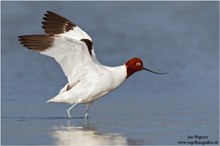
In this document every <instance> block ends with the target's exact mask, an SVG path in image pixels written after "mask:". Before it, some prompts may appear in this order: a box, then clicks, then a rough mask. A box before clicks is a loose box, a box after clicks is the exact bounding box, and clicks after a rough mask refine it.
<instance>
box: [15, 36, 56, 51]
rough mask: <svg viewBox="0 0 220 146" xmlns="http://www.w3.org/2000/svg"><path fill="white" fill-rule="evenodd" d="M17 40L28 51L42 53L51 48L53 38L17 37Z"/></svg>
mask: <svg viewBox="0 0 220 146" xmlns="http://www.w3.org/2000/svg"><path fill="white" fill-rule="evenodd" d="M18 40H19V41H20V43H21V44H22V45H23V46H24V47H26V48H28V49H31V50H34V51H43V50H45V49H47V48H49V47H51V46H52V44H53V41H54V37H53V36H51V35H23V36H18Z"/></svg>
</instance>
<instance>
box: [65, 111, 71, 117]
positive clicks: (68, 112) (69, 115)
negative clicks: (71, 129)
mask: <svg viewBox="0 0 220 146" xmlns="http://www.w3.org/2000/svg"><path fill="white" fill-rule="evenodd" d="M66 112H67V115H68V118H69V119H70V118H71V113H70V110H67V111H66Z"/></svg>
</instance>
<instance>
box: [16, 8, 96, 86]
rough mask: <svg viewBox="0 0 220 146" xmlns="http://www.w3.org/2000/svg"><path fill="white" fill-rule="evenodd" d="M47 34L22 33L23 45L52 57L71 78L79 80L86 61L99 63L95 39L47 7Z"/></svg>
mask: <svg viewBox="0 0 220 146" xmlns="http://www.w3.org/2000/svg"><path fill="white" fill-rule="evenodd" d="M43 20H44V21H43V22H42V24H43V26H42V28H43V29H44V30H45V33H46V34H45V35H25V36H19V41H20V42H21V44H23V46H24V47H27V48H28V49H31V50H34V51H38V52H40V53H41V54H44V55H47V56H50V57H53V58H54V59H55V60H56V61H57V62H58V63H59V64H60V66H61V68H62V69H63V71H64V73H65V75H66V76H67V78H68V82H69V83H71V84H74V82H77V81H76V80H77V72H79V71H80V69H81V68H82V67H83V66H85V65H92V64H94V63H98V64H99V62H98V61H97V59H96V55H95V52H94V47H93V43H92V39H91V38H90V36H89V35H88V34H87V33H85V32H84V31H83V30H81V29H80V28H79V27H78V26H76V25H75V24H74V23H72V22H71V21H69V20H67V19H66V18H64V17H62V16H60V15H58V14H56V13H54V12H50V11H47V13H46V14H45V15H44V17H43Z"/></svg>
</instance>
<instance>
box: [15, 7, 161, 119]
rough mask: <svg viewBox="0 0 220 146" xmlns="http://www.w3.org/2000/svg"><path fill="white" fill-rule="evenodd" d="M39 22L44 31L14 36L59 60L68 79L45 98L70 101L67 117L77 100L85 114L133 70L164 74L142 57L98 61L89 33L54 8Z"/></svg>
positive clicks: (35, 49)
mask: <svg viewBox="0 0 220 146" xmlns="http://www.w3.org/2000/svg"><path fill="white" fill-rule="evenodd" d="M42 24H43V26H42V28H43V29H44V31H45V33H46V34H43V35H23V36H18V38H19V41H20V43H21V44H22V45H23V46H24V47H26V48H28V49H31V50H34V51H36V52H39V53H41V54H43V55H46V56H50V57H52V58H54V59H55V60H56V61H57V62H58V63H59V64H60V66H61V68H62V70H63V72H64V74H65V76H66V77H67V79H68V83H67V84H66V85H65V86H64V87H63V88H62V89H61V90H60V92H59V94H58V95H56V96H55V97H53V98H51V99H50V100H48V101H47V102H60V103H68V104H71V105H72V106H71V107H70V108H68V109H67V115H68V117H69V118H71V110H72V109H73V107H75V106H76V105H77V104H85V105H86V113H85V118H87V117H88V111H89V106H90V104H91V103H93V102H94V101H95V100H97V99H99V98H101V97H102V96H104V95H106V94H108V93H109V92H111V91H112V90H114V89H116V88H117V87H119V85H121V84H122V83H123V82H124V81H125V80H126V79H127V78H128V77H130V76H131V75H132V74H133V73H135V72H137V71H141V70H146V71H149V72H152V73H155V74H164V73H158V72H155V71H152V70H149V69H147V68H144V66H143V62H142V60H141V59H139V58H137V57H135V58H131V59H130V60H128V61H127V62H126V63H125V64H123V65H121V66H117V67H109V66H105V65H102V64H101V63H100V62H99V61H98V60H97V58H96V55H95V51H94V46H93V42H92V39H91V37H90V36H89V35H88V34H87V33H86V32H84V31H83V30H81V29H80V28H79V27H78V26H77V25H75V24H74V23H72V22H71V21H69V20H67V19H66V18H64V17H62V16H60V15H58V14H56V13H54V12H51V11H47V12H46V13H45V14H44V17H43V22H42Z"/></svg>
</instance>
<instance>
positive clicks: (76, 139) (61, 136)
mask: <svg viewBox="0 0 220 146" xmlns="http://www.w3.org/2000/svg"><path fill="white" fill-rule="evenodd" d="M52 136H53V138H55V144H56V145H128V144H127V138H125V137H123V136H122V135H120V134H119V133H101V132H98V131H96V130H95V128H94V127H92V126H91V125H89V123H88V122H86V124H85V125H83V126H73V124H72V123H71V121H68V123H67V126H59V127H57V126H56V127H53V129H52Z"/></svg>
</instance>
